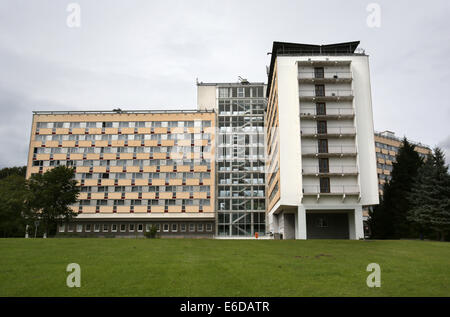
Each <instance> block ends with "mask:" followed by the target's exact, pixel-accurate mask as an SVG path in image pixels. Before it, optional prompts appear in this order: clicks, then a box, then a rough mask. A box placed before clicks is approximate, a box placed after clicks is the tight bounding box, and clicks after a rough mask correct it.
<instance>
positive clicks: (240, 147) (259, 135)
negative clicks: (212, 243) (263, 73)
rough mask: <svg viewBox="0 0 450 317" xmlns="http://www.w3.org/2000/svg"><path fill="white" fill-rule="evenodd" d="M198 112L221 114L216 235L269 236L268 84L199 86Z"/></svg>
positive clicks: (218, 132) (217, 152) (203, 84)
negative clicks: (266, 124) (266, 110)
mask: <svg viewBox="0 0 450 317" xmlns="http://www.w3.org/2000/svg"><path fill="white" fill-rule="evenodd" d="M197 89H198V90H197V91H198V108H199V109H200V110H215V111H216V112H217V116H218V118H217V121H218V123H217V134H216V139H217V143H216V170H217V193H216V195H217V200H216V210H217V218H216V221H217V235H218V237H243V236H254V235H255V233H258V235H259V236H262V235H265V233H266V218H265V215H266V213H265V211H266V199H265V175H264V172H265V171H264V155H265V150H264V149H265V144H264V128H263V125H264V108H265V107H266V98H265V89H266V85H265V84H264V83H249V82H248V81H247V80H244V79H242V80H241V81H240V82H239V83H197Z"/></svg>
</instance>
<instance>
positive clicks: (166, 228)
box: [163, 223, 169, 232]
mask: <svg viewBox="0 0 450 317" xmlns="http://www.w3.org/2000/svg"><path fill="white" fill-rule="evenodd" d="M163 231H164V232H169V224H167V223H165V224H164V226H163Z"/></svg>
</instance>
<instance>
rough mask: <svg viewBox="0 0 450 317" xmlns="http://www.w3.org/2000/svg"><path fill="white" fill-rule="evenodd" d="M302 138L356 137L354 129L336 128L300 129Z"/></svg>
mask: <svg viewBox="0 0 450 317" xmlns="http://www.w3.org/2000/svg"><path fill="white" fill-rule="evenodd" d="M300 134H301V136H302V137H312V138H317V137H336V138H342V137H354V136H355V135H356V129H355V128H354V127H337V128H328V127H327V128H324V129H318V128H314V127H313V128H302V129H301V130H300Z"/></svg>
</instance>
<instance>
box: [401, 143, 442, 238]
mask: <svg viewBox="0 0 450 317" xmlns="http://www.w3.org/2000/svg"><path fill="white" fill-rule="evenodd" d="M408 198H409V200H410V202H411V206H412V208H411V210H410V211H409V213H408V219H409V220H410V221H412V222H414V223H416V224H417V225H418V226H420V227H421V228H422V229H431V230H432V231H433V232H434V233H437V234H438V235H439V238H440V239H441V240H444V239H445V235H446V233H447V232H449V231H450V175H449V174H448V166H446V165H445V158H444V154H443V152H442V151H441V149H439V148H435V149H434V153H433V155H429V156H428V158H427V160H426V161H425V163H424V164H423V166H422V167H421V168H420V169H419V173H418V175H417V177H416V178H415V179H414V183H413V186H412V191H411V194H410V195H409V197H408Z"/></svg>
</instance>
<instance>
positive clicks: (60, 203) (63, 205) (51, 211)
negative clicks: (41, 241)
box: [28, 166, 80, 234]
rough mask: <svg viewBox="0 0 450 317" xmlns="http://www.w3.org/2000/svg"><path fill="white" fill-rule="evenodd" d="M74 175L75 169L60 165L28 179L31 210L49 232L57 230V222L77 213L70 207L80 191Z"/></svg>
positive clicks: (65, 220) (68, 218)
mask: <svg viewBox="0 0 450 317" xmlns="http://www.w3.org/2000/svg"><path fill="white" fill-rule="evenodd" d="M74 177H75V171H74V169H72V168H67V167H65V166H58V167H55V168H53V169H51V170H48V171H47V172H45V173H44V174H33V175H32V176H31V178H30V179H29V181H28V188H29V192H30V207H31V210H32V211H33V213H34V216H35V218H38V219H39V220H40V222H41V225H42V226H43V229H44V232H46V233H47V234H52V233H54V232H55V230H56V225H57V223H61V222H63V221H64V222H68V221H70V220H71V219H72V218H73V217H76V215H77V214H76V213H74V212H73V211H72V209H71V208H70V205H72V204H74V203H75V202H76V201H77V197H78V194H79V192H80V188H79V187H78V186H77V181H76V180H75V179H74Z"/></svg>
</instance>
